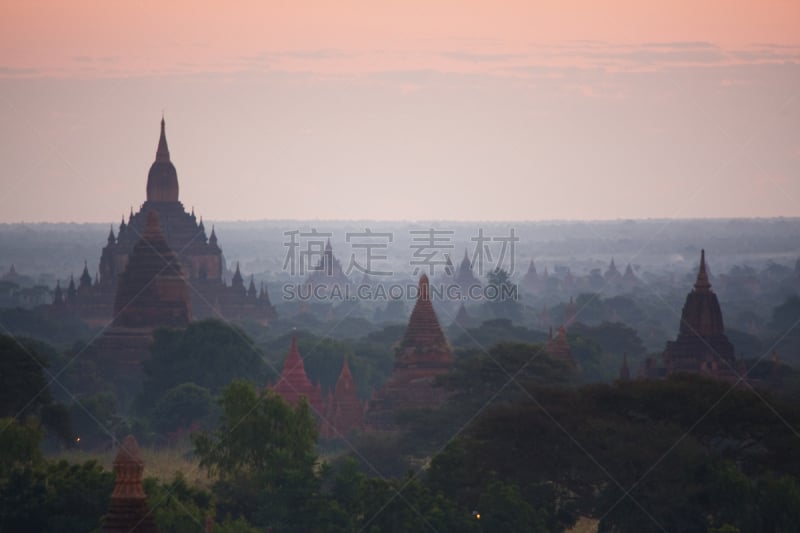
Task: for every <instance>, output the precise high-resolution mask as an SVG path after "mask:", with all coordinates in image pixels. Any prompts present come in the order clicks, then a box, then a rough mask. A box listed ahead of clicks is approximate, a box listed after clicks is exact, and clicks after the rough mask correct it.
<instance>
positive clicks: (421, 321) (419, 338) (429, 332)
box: [401, 274, 450, 362]
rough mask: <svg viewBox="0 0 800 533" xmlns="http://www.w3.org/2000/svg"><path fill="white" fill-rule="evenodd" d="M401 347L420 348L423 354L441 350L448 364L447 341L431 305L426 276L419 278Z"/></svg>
mask: <svg viewBox="0 0 800 533" xmlns="http://www.w3.org/2000/svg"><path fill="white" fill-rule="evenodd" d="M401 347H402V348H421V349H423V351H425V352H427V351H431V350H432V351H437V350H442V351H443V352H442V355H443V357H444V359H446V360H447V361H448V362H449V360H450V350H449V348H447V341H446V340H445V337H444V333H442V328H441V326H440V325H439V319H438V318H437V317H436V312H435V311H434V310H433V304H432V303H431V295H430V282H429V281H428V276H427V275H426V274H422V275H421V276H420V277H419V294H418V296H417V303H416V304H414V309H413V310H412V311H411V317H409V319H408V327H407V328H406V332H405V335H404V336H403V341H402V343H401ZM445 353H446V355H444V354H445Z"/></svg>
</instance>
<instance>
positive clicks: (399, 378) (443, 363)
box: [367, 274, 453, 429]
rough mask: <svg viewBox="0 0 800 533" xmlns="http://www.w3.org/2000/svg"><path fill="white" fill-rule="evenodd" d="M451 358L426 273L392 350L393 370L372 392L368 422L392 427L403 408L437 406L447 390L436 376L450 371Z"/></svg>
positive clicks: (378, 426)
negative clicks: (399, 337) (406, 324)
mask: <svg viewBox="0 0 800 533" xmlns="http://www.w3.org/2000/svg"><path fill="white" fill-rule="evenodd" d="M452 363H453V358H452V355H451V353H450V346H449V345H448V344H447V339H445V336H444V333H443V332H442V328H441V326H440V325H439V319H438V318H437V317H436V313H435V312H434V310H433V303H432V302H431V298H430V286H429V281H428V276H427V275H425V274H422V276H420V279H419V294H418V297H417V302H416V304H415V305H414V310H413V311H412V312H411V317H410V318H409V321H408V327H407V328H406V332H405V335H404V336H403V339H402V341H401V342H400V345H399V346H398V348H397V351H396V353H395V363H394V371H393V372H392V375H391V376H390V377H389V380H388V381H387V382H386V383H385V384H384V386H383V387H382V388H381V389H380V390H378V391H376V392H375V394H374V395H373V397H372V400H371V401H370V404H369V409H368V411H367V425H368V426H370V427H371V428H373V429H393V428H394V425H395V422H394V415H395V413H396V412H397V411H398V410H402V409H418V408H436V407H438V406H439V405H440V404H441V402H442V401H443V400H444V398H445V396H446V392H445V391H444V390H443V389H441V388H439V387H436V386H435V383H434V381H435V378H436V376H438V375H441V374H444V373H446V372H448V371H449V370H450V367H451V366H452Z"/></svg>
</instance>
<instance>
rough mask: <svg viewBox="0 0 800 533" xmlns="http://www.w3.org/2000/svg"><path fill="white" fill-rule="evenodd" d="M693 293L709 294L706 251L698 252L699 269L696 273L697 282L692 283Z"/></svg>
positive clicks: (709, 284)
mask: <svg viewBox="0 0 800 533" xmlns="http://www.w3.org/2000/svg"><path fill="white" fill-rule="evenodd" d="M694 290H695V292H710V291H711V282H709V281H708V272H707V271H706V251H705V249H703V250H700V269H699V270H698V272H697V281H695V283H694Z"/></svg>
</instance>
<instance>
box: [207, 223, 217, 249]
mask: <svg viewBox="0 0 800 533" xmlns="http://www.w3.org/2000/svg"><path fill="white" fill-rule="evenodd" d="M208 245H209V246H211V249H212V250H216V249H218V248H219V245H218V244H217V232H216V231H215V230H214V225H213V224H212V225H211V235H210V236H209V237H208Z"/></svg>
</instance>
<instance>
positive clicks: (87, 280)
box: [79, 259, 92, 287]
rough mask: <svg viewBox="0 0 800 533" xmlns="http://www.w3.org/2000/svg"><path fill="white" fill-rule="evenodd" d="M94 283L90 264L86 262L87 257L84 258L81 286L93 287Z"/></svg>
mask: <svg viewBox="0 0 800 533" xmlns="http://www.w3.org/2000/svg"><path fill="white" fill-rule="evenodd" d="M91 285H92V276H90V275H89V265H88V264H87V263H86V259H84V260H83V273H82V274H81V277H80V285H79V286H80V287H91Z"/></svg>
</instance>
